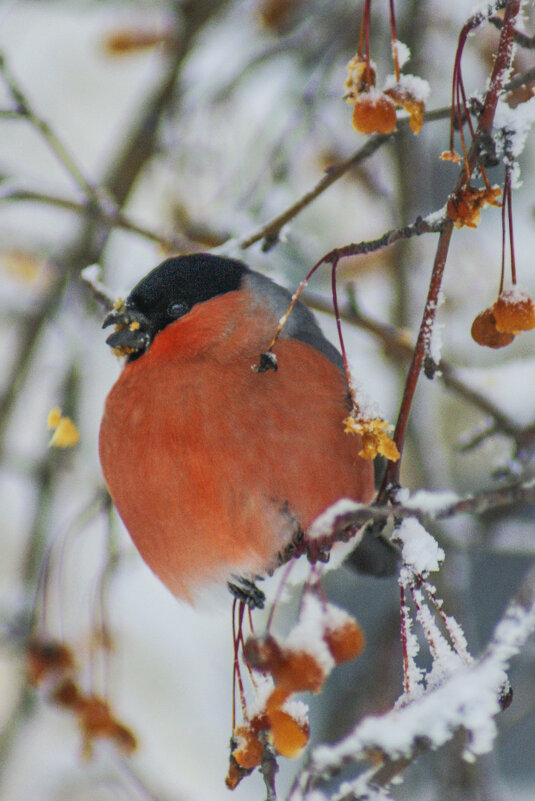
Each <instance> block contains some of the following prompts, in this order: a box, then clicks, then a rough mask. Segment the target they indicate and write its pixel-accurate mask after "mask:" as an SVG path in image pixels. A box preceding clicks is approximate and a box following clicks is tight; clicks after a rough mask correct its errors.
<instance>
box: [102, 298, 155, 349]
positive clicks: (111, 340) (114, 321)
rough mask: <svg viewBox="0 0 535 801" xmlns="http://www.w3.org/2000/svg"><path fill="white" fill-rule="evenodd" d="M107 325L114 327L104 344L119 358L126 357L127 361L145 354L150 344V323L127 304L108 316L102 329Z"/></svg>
mask: <svg viewBox="0 0 535 801" xmlns="http://www.w3.org/2000/svg"><path fill="white" fill-rule="evenodd" d="M109 325H114V326H115V331H114V332H113V334H110V336H109V337H108V338H107V340H106V344H107V345H109V346H110V348H113V350H114V351H115V352H116V353H118V354H119V355H120V356H128V358H129V360H133V359H137V358H138V357H139V356H141V355H142V354H143V353H145V351H146V350H147V348H148V347H149V345H150V343H151V342H152V335H151V331H150V328H151V325H150V321H149V320H148V318H147V317H146V316H145V315H144V314H143V313H142V312H140V311H138V310H137V309H135V308H134V307H133V306H129V305H128V302H127V303H126V304H124V303H123V304H121V305H120V306H119V307H118V308H116V309H113V311H111V312H110V313H109V314H108V316H107V317H106V318H105V320H104V322H103V323H102V328H107V327H108V326H109Z"/></svg>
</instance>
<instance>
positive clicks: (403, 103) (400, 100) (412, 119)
mask: <svg viewBox="0 0 535 801" xmlns="http://www.w3.org/2000/svg"><path fill="white" fill-rule="evenodd" d="M385 95H388V97H390V98H391V100H392V101H393V102H394V104H395V106H396V108H402V109H404V110H405V111H406V112H407V113H408V115H409V127H410V129H411V131H412V132H413V133H415V134H417V133H420V131H421V130H422V125H423V123H424V112H425V103H424V102H423V100H419V99H418V98H417V97H415V96H414V95H413V94H412V92H410V91H409V90H408V89H406V88H405V87H403V86H399V85H398V86H393V87H392V88H391V89H385Z"/></svg>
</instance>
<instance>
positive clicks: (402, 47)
mask: <svg viewBox="0 0 535 801" xmlns="http://www.w3.org/2000/svg"><path fill="white" fill-rule="evenodd" d="M395 55H397V57H398V66H399V68H400V69H402V67H404V66H405V64H406V63H407V61H410V58H411V51H410V50H409V48H408V47H407V45H406V44H405V43H404V42H401V41H400V40H399V39H397V40H396V41H395V42H392V58H394V57H395Z"/></svg>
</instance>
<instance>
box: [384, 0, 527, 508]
mask: <svg viewBox="0 0 535 801" xmlns="http://www.w3.org/2000/svg"><path fill="white" fill-rule="evenodd" d="M519 9H520V0H509V2H508V3H507V5H506V7H505V16H504V26H503V29H502V32H501V36H500V42H499V45H498V52H497V55H496V60H495V62H494V68H493V70H492V75H491V78H490V86H489V89H488V92H487V94H486V97H485V102H484V105H483V110H482V112H481V116H480V118H479V123H478V126H477V130H476V133H475V137H474V140H473V142H472V145H471V147H470V150H469V152H468V156H467V163H466V165H465V164H463V165H462V167H461V170H460V173H459V177H458V179H457V182H456V184H455V187H454V190H453V194H454V195H455V194H456V193H458V192H459V191H460V189H461V188H462V187H463V186H465V185H466V183H467V181H468V180H469V179H470V176H471V175H472V173H473V171H474V169H475V167H476V165H477V160H478V156H479V144H480V140H481V139H482V138H483V137H485V136H489V135H490V133H491V130H492V123H493V121H494V115H495V112H496V106H497V103H498V98H499V96H500V92H501V91H502V89H503V84H504V76H505V75H506V72H507V68H508V66H509V64H510V62H511V57H512V51H513V33H514V23H515V21H516V18H517V16H518V13H519ZM467 26H470V22H469V23H467V25H466V26H465V29H466V28H467ZM472 27H473V26H472ZM461 35H462V34H461ZM452 233H453V220H451V219H448V220H447V221H446V223H445V225H444V227H443V229H442V231H441V233H440V237H439V241H438V245H437V251H436V255H435V261H434V264H433V270H432V273H431V280H430V284H429V290H428V294H427V300H426V303H425V308H424V313H423V317H422V322H421V324H420V330H419V333H418V338H417V341H416V347H415V349H414V354H413V358H412V361H411V364H410V367H409V371H408V375H407V380H406V383H405V390H404V393H403V398H402V401H401V407H400V411H399V415H398V419H397V424H396V429H395V432H394V441H395V443H396V445H397V448H398V451H399V452H400V454H402V453H403V445H404V441H405V433H406V429H407V423H408V420H409V413H410V409H411V406H412V400H413V398H414V393H415V391H416V385H417V383H418V378H419V376H420V372H421V369H422V365H423V362H424V359H425V357H426V356H427V354H428V352H429V345H430V340H431V335H432V331H433V325H434V322H435V317H436V312H437V308H438V299H439V294H440V290H441V287H442V276H443V274H444V269H445V266H446V260H447V257H448V252H449V246H450V241H451V236H452ZM401 462H402V459H400V460H399V461H397V462H389V463H388V466H387V469H386V472H385V477H384V481H383V485H382V487H381V492H380V498H381V500H384V498H385V496H386V494H387V491H388V487H389V486H396V485H397V484H398V483H399V474H400V468H401Z"/></svg>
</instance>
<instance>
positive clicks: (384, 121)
mask: <svg viewBox="0 0 535 801" xmlns="http://www.w3.org/2000/svg"><path fill="white" fill-rule="evenodd" d="M396 124H397V117H396V108H395V106H394V103H393V102H392V100H391V99H390V98H389V97H387V96H386V95H384V94H381V93H380V92H378V91H371V92H365V93H363V94H360V95H359V96H358V97H357V99H356V102H355V108H354V109H353V128H354V129H355V130H356V131H358V132H359V133H363V134H373V133H378V134H388V133H392V131H395V130H396Z"/></svg>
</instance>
